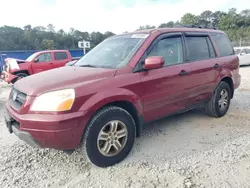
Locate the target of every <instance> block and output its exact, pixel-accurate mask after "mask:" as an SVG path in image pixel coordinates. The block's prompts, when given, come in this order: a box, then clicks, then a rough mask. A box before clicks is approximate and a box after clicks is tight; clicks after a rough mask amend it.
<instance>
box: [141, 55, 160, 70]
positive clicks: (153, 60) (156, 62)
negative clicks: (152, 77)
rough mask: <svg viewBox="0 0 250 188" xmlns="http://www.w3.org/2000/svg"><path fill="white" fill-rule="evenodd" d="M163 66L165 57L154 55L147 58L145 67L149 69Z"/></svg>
mask: <svg viewBox="0 0 250 188" xmlns="http://www.w3.org/2000/svg"><path fill="white" fill-rule="evenodd" d="M163 66H164V57H162V56H153V57H148V58H147V59H146V60H145V64H144V69H147V70H150V69H158V68H162V67H163Z"/></svg>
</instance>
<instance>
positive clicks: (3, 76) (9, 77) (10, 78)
mask: <svg viewBox="0 0 250 188" xmlns="http://www.w3.org/2000/svg"><path fill="white" fill-rule="evenodd" d="M16 78H17V76H16V75H13V74H11V73H9V72H6V71H2V72H1V79H3V80H4V81H5V82H7V83H8V84H9V83H11V82H12V81H13V80H14V79H16Z"/></svg>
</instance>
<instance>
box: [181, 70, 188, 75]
mask: <svg viewBox="0 0 250 188" xmlns="http://www.w3.org/2000/svg"><path fill="white" fill-rule="evenodd" d="M188 74H189V72H187V71H185V70H182V71H181V72H180V73H179V76H186V75H188Z"/></svg>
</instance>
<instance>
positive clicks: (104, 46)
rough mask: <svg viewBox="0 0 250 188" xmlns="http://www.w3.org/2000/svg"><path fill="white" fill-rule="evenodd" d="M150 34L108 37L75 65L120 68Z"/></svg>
mask: <svg viewBox="0 0 250 188" xmlns="http://www.w3.org/2000/svg"><path fill="white" fill-rule="evenodd" d="M147 37H148V34H128V35H121V36H114V37H111V38H108V39H106V40H104V41H103V42H101V43H100V44H99V45H97V46H96V47H95V48H94V49H92V50H91V51H90V52H89V53H87V54H86V55H85V56H83V57H82V58H81V59H80V60H79V61H78V62H77V63H76V64H75V65H74V66H89V67H98V68H114V69H115V68H120V67H123V66H125V65H127V63H128V62H129V61H130V59H131V58H132V57H133V56H134V54H135V53H136V51H137V50H138V49H139V48H140V47H141V45H142V44H143V42H144V41H145V40H146V38H147Z"/></svg>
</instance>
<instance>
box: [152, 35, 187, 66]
mask: <svg viewBox="0 0 250 188" xmlns="http://www.w3.org/2000/svg"><path fill="white" fill-rule="evenodd" d="M181 40H182V39H181V37H172V38H165V39H162V40H160V41H159V42H158V43H157V44H156V45H155V46H154V48H153V49H152V50H151V52H150V53H149V55H148V57H152V56H163V57H164V61H165V64H164V66H169V65H176V64H180V63H182V62H183V49H182V41H181Z"/></svg>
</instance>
